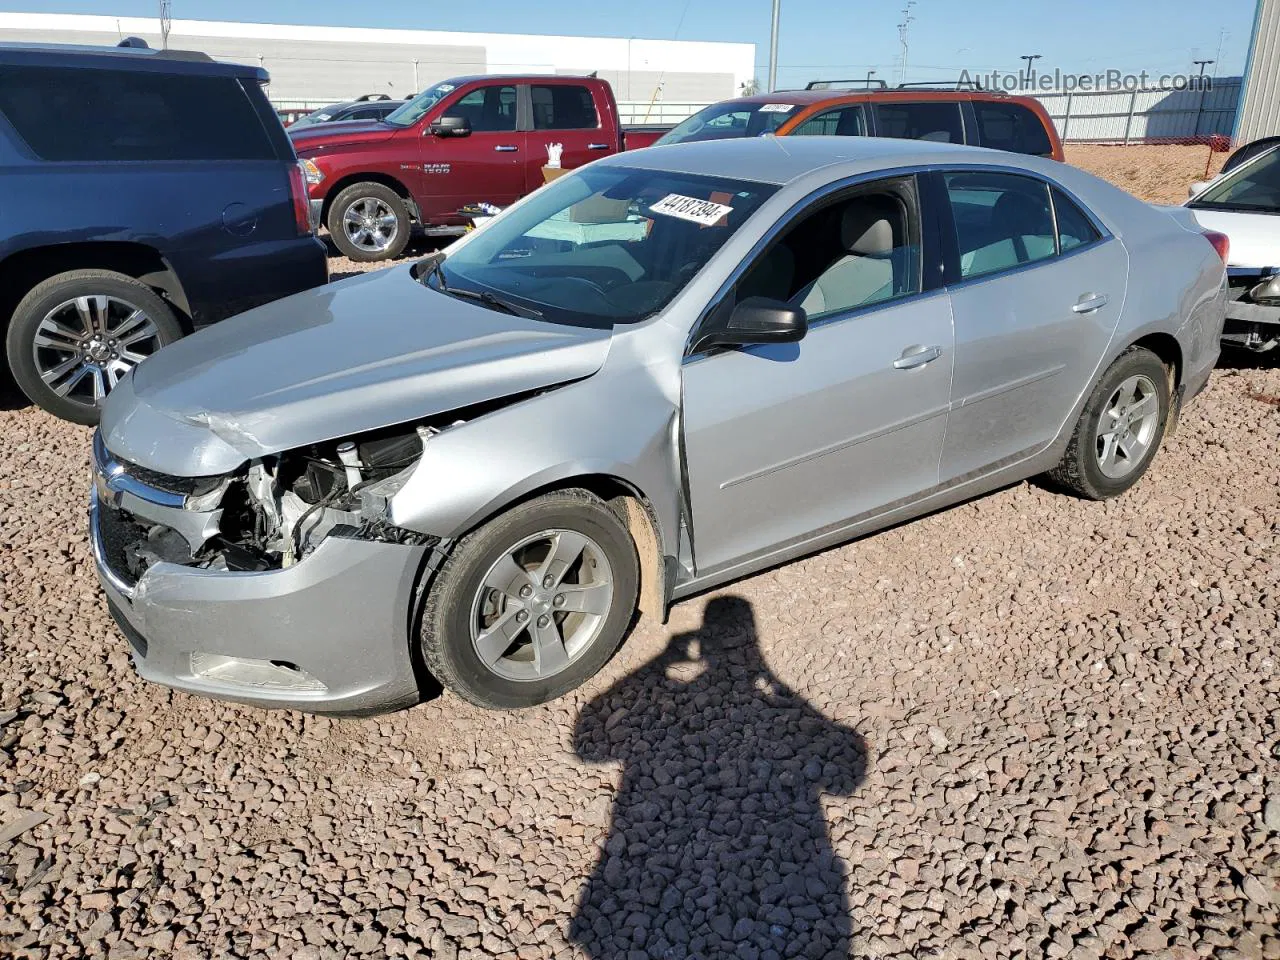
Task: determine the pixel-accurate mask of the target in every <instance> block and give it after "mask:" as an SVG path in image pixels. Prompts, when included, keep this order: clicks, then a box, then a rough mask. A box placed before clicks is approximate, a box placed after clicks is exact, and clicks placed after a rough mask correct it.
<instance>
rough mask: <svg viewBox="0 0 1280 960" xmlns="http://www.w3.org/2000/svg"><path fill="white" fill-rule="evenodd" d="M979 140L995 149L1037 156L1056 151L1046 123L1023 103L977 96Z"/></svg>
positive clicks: (974, 107) (975, 107) (976, 108)
mask: <svg viewBox="0 0 1280 960" xmlns="http://www.w3.org/2000/svg"><path fill="white" fill-rule="evenodd" d="M973 112H974V114H975V115H976V116H977V120H978V143H980V144H981V145H982V146H984V147H990V148H991V149H992V150H1008V151H1009V152H1010V153H1026V154H1030V155H1032V156H1036V157H1048V156H1051V155H1052V154H1053V144H1051V143H1050V142H1049V134H1048V132H1047V131H1046V130H1045V128H1044V123H1042V122H1041V120H1040V118H1039V117H1037V116H1036V115H1035V114H1034V113H1032V112H1031V111H1030V110H1028V109H1027V108H1026V107H1024V106H1023V105H1022V104H1020V103H1000V102H997V101H983V100H975V101H974V102H973Z"/></svg>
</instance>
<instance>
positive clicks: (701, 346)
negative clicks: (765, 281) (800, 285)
mask: <svg viewBox="0 0 1280 960" xmlns="http://www.w3.org/2000/svg"><path fill="white" fill-rule="evenodd" d="M808 332H809V318H808V315H807V314H805V312H804V310H803V309H801V308H800V307H793V306H792V305H791V304H789V303H785V302H783V301H782V300H771V299H769V298H768V297H747V298H746V299H745V300H743V301H742V302H741V303H739V304H738V305H737V306H736V307H734V308H733V312H732V313H731V314H729V320H728V322H727V323H725V324H724V326H720V327H716V328H715V329H714V330H708V331H707V333H706V335H705V336H704V337H703V338H702V340H701V342H699V343H698V345H697V348H696V349H697V350H698V351H702V350H706V349H707V348H709V347H749V346H751V345H753V344H757V343H795V342H796V341H797V340H803V339H804V335H805V334H806V333H808Z"/></svg>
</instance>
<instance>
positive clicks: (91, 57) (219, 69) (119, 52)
mask: <svg viewBox="0 0 1280 960" xmlns="http://www.w3.org/2000/svg"><path fill="white" fill-rule="evenodd" d="M0 63H6V64H11V65H17V64H21V65H24V66H76V67H98V68H100V69H104V70H105V69H111V70H120V69H125V70H128V69H139V70H146V71H153V72H159V73H181V74H185V75H188V76H191V75H199V76H232V77H251V78H253V79H254V80H258V81H262V82H265V81H266V80H267V72H266V71H265V70H263V69H262V68H261V67H257V66H247V65H244V64H238V63H220V62H218V61H216V60H214V59H212V58H211V57H210V56H209V55H208V54H205V53H200V52H198V51H194V50H153V49H150V48H148V47H98V46H89V45H87V44H73V43H0Z"/></svg>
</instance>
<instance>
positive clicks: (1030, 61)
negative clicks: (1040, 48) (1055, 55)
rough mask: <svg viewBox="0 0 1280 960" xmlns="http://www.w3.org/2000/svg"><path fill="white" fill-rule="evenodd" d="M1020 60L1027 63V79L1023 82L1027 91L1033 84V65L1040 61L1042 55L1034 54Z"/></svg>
mask: <svg viewBox="0 0 1280 960" xmlns="http://www.w3.org/2000/svg"><path fill="white" fill-rule="evenodd" d="M1018 59H1019V60H1025V61H1027V73H1026V76H1025V78H1024V79H1023V81H1022V86H1023V89H1025V88H1026V87H1027V86H1028V85H1029V84H1030V83H1031V70H1032V64H1034V63H1035V62H1036V61H1037V60H1039V59H1040V54H1038V53H1033V54H1030V55H1028V56H1025V57H1019V58H1018Z"/></svg>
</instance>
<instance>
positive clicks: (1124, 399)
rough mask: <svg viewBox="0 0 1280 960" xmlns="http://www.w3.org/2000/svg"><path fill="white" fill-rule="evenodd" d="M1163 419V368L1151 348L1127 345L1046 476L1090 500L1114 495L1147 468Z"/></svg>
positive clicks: (1165, 387)
mask: <svg viewBox="0 0 1280 960" xmlns="http://www.w3.org/2000/svg"><path fill="white" fill-rule="evenodd" d="M1168 417H1169V371H1168V368H1167V367H1166V366H1165V365H1164V363H1163V362H1162V361H1161V360H1160V358H1159V357H1157V356H1156V355H1155V354H1154V353H1152V352H1151V351H1150V350H1147V349H1146V348H1144V347H1130V348H1129V349H1128V350H1126V351H1125V352H1124V353H1122V354H1120V356H1119V357H1117V358H1116V360H1115V362H1114V363H1113V364H1111V366H1110V367H1109V368H1108V369H1107V371H1106V373H1104V374H1103V375H1102V379H1100V380H1099V381H1098V383H1097V386H1095V387H1094V388H1093V393H1092V394H1090V396H1089V400H1088V402H1087V403H1086V404H1085V405H1084V410H1083V411H1082V412H1081V414H1080V419H1079V421H1078V422H1077V423H1076V428H1075V432H1074V433H1073V434H1072V436H1071V442H1070V443H1069V444H1068V445H1067V451H1066V453H1065V454H1063V457H1062V461H1061V463H1059V464H1058V466H1057V467H1056V468H1054V470H1053V471H1052V472H1051V473H1050V474H1049V476H1050V478H1051V479H1052V480H1054V481H1056V482H1057V483H1059V484H1060V485H1062V486H1064V487H1066V488H1067V489H1068V490H1071V491H1072V492H1074V493H1076V494H1078V495H1080V496H1082V497H1085V498H1087V499H1089V500H1108V499H1110V498H1111V497H1116V496H1119V495H1120V494H1122V493H1124V492H1125V491H1126V490H1128V489H1129V488H1130V487H1132V486H1133V485H1134V484H1135V483H1137V482H1138V481H1139V480H1140V479H1142V476H1143V474H1145V473H1146V472H1147V468H1148V467H1150V466H1151V461H1152V460H1153V459H1154V458H1155V455H1156V450H1158V449H1159V447H1160V440H1161V439H1162V438H1163V437H1164V428H1165V422H1166V421H1167V420H1168Z"/></svg>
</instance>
